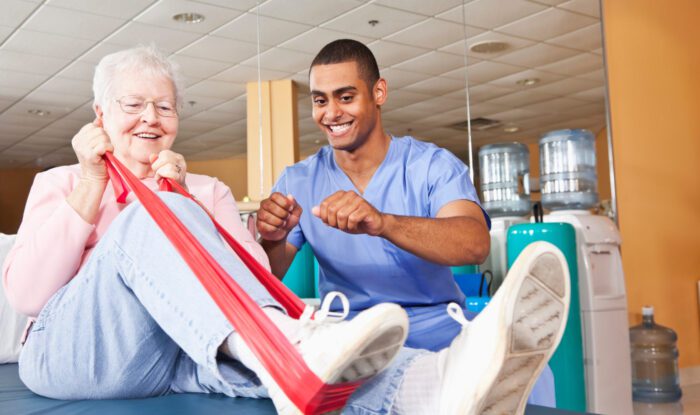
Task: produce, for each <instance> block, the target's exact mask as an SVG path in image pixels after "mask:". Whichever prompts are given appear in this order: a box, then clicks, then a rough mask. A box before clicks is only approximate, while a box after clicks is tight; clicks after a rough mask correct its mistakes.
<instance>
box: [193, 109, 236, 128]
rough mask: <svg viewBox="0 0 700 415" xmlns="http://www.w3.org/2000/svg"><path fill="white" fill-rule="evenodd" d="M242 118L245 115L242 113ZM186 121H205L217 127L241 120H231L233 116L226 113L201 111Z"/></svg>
mask: <svg viewBox="0 0 700 415" xmlns="http://www.w3.org/2000/svg"><path fill="white" fill-rule="evenodd" d="M243 117H245V113H243ZM188 119H190V120H194V121H205V122H211V123H215V124H219V125H224V124H228V123H231V122H234V121H240V120H241V119H242V118H241V117H238V118H236V119H234V118H233V116H232V115H231V114H230V113H228V112H220V111H213V110H207V111H202V112H200V113H199V114H196V115H193V116H192V117H189V118H188Z"/></svg>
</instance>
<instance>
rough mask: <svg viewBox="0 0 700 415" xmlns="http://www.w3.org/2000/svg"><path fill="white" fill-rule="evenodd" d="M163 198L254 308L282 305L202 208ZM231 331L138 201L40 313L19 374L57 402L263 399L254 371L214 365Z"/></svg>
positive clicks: (179, 199)
mask: <svg viewBox="0 0 700 415" xmlns="http://www.w3.org/2000/svg"><path fill="white" fill-rule="evenodd" d="M160 195H161V198H162V199H163V200H164V201H165V202H166V203H167V204H168V205H169V207H170V208H171V209H172V210H173V211H174V212H175V214H176V215H177V216H178V217H179V218H180V219H181V220H182V221H183V222H184V224H185V225H186V226H187V228H188V229H190V231H191V232H192V233H193V234H194V235H195V236H196V237H197V239H198V240H199V241H200V242H201V243H202V244H203V245H204V247H205V248H206V249H207V250H208V251H209V252H210V253H211V254H212V255H213V256H214V258H215V259H216V260H217V261H218V262H219V263H220V264H221V265H222V266H223V267H224V268H225V269H226V270H227V272H228V273H229V275H231V276H232V277H233V278H234V279H235V280H236V281H237V282H238V284H239V285H241V287H243V288H244V289H245V290H246V291H247V292H248V294H249V295H250V296H251V297H252V298H253V299H254V300H255V301H256V302H257V303H258V304H260V305H261V306H278V304H277V302H276V301H275V300H274V299H273V298H272V297H271V296H270V295H269V293H268V292H267V291H266V290H265V289H264V288H263V286H262V285H261V284H260V283H259V282H258V281H257V280H256V279H255V277H254V276H252V274H251V273H250V272H249V271H248V270H247V269H246V268H245V266H243V265H242V263H241V262H240V260H239V259H238V258H237V257H236V256H235V255H234V254H233V253H232V252H231V251H230V249H229V248H228V247H226V246H225V245H224V243H223V242H222V241H221V239H220V238H219V236H218V233H217V231H216V229H215V228H214V225H213V223H212V222H211V220H210V219H209V218H208V217H207V216H206V214H205V213H204V212H203V211H202V209H201V208H200V207H199V206H197V205H196V204H195V203H194V202H191V201H190V200H187V199H185V198H183V197H182V196H179V195H175V194H169V193H161V194H160ZM56 249H60V247H56ZM38 260H40V259H38ZM231 332H232V327H231V325H230V323H229V322H228V321H227V320H226V318H225V317H224V315H223V314H222V313H221V311H220V310H219V308H218V307H217V306H216V304H215V303H214V301H213V300H212V299H211V297H210V296H209V294H207V292H206V291H205V290H204V288H203V286H202V285H201V284H200V283H199V281H198V280H197V278H196V277H195V276H194V274H193V273H192V271H191V270H190V269H189V268H188V266H187V265H186V264H185V262H184V260H183V259H182V258H181V256H180V255H179V254H178V253H177V252H176V251H175V249H174V248H173V247H172V245H171V244H170V242H169V241H168V240H167V239H166V237H165V236H164V235H163V233H162V232H161V231H160V229H159V228H158V227H157V225H156V224H155V222H154V221H153V220H152V219H151V218H150V216H149V215H148V213H147V212H146V211H145V209H143V207H141V205H140V204H138V203H134V204H132V205H130V206H128V207H127V208H126V209H125V210H124V211H123V212H122V213H121V214H120V215H119V216H118V217H117V219H115V220H114V222H113V223H112V225H111V226H110V229H109V230H108V231H107V233H106V234H105V235H104V237H103V238H102V239H101V240H100V241H99V243H98V244H97V246H96V248H95V249H94V250H93V252H92V255H91V256H90V258H89V259H88V261H87V262H86V264H85V265H84V266H83V268H82V269H81V270H80V272H79V273H78V274H77V275H76V276H75V278H73V280H71V282H70V283H68V284H66V285H65V286H64V287H63V288H61V289H60V290H59V291H58V292H57V293H56V294H54V296H53V297H52V298H51V299H50V300H49V302H48V303H47V304H46V305H45V306H44V308H43V309H42V311H41V313H40V314H39V316H38V317H37V320H36V322H35V323H34V326H33V327H32V330H31V333H30V335H29V338H28V340H27V343H26V344H25V346H24V348H23V350H22V354H21V357H20V362H19V364H20V376H21V378H22V380H23V381H24V383H25V384H26V385H27V386H28V387H29V388H30V389H32V390H33V391H35V392H37V393H39V394H41V395H44V396H49V397H53V398H60V399H106V398H138V397H146V396H154V395H162V394H166V393H169V392H171V391H175V392H221V393H225V394H227V395H229V396H251V397H256V396H267V392H266V390H265V389H264V388H262V387H261V386H260V384H259V382H258V381H257V378H256V377H255V376H254V375H253V374H252V372H250V371H248V370H247V369H245V368H243V367H242V366H241V365H239V364H238V363H237V362H225V361H220V362H217V359H216V356H217V349H218V347H219V346H220V345H221V343H222V342H223V341H224V339H225V338H226V337H227V336H228V335H229V334H230V333H231Z"/></svg>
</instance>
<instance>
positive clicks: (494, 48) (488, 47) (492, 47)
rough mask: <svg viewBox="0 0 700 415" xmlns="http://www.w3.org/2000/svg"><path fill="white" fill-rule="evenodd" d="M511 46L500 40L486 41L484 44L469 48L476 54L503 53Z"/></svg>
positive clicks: (476, 44)
mask: <svg viewBox="0 0 700 415" xmlns="http://www.w3.org/2000/svg"><path fill="white" fill-rule="evenodd" d="M509 46H510V45H509V44H507V43H506V42H501V41H499V40H486V41H484V42H479V43H475V44H473V45H471V46H469V50H471V51H472V52H474V53H496V52H503V51H504V50H506V49H508V47H509Z"/></svg>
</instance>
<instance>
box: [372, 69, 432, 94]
mask: <svg viewBox="0 0 700 415" xmlns="http://www.w3.org/2000/svg"><path fill="white" fill-rule="evenodd" d="M381 76H382V78H384V79H386V82H387V87H388V88H389V93H390V94H391V92H392V91H393V90H394V89H398V88H403V87H405V86H406V85H410V84H415V83H416V82H418V81H421V80H423V79H425V75H423V74H419V73H416V72H409V71H402V70H400V69H396V68H386V69H382V71H381Z"/></svg>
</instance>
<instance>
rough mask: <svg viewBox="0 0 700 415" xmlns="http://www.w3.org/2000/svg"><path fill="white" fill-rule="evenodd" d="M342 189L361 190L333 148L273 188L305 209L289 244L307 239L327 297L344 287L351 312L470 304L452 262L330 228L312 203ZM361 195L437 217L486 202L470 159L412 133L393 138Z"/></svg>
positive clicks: (401, 211) (389, 208) (388, 209)
mask: <svg viewBox="0 0 700 415" xmlns="http://www.w3.org/2000/svg"><path fill="white" fill-rule="evenodd" d="M339 190H345V191H355V192H357V193H358V194H359V193H360V192H359V191H358V190H357V189H356V188H355V186H354V185H353V183H352V182H351V181H350V179H349V178H348V176H347V175H346V174H345V172H343V171H342V170H341V169H340V167H338V165H337V164H336V162H335V158H334V156H333V150H332V148H331V147H330V146H325V147H323V148H322V149H321V150H319V152H318V153H316V154H315V155H313V156H312V157H309V158H308V159H306V160H304V161H302V162H300V163H297V164H295V165H294V166H291V167H288V168H286V169H285V171H284V172H283V173H282V176H281V177H280V179H279V180H278V182H277V184H276V185H275V187H274V189H273V191H276V192H280V193H282V194H291V195H293V196H294V197H295V198H296V200H297V202H298V203H299V204H300V205H301V207H302V209H303V213H302V215H301V220H300V222H299V225H298V226H296V227H295V228H294V229H293V230H292V231H291V232H290V234H289V235H288V237H287V241H288V242H290V243H291V244H293V245H294V246H296V247H297V249H300V248H301V246H302V245H303V244H304V242H308V243H309V245H310V246H311V248H312V250H313V252H314V255H315V256H316V258H317V259H318V262H319V266H320V267H319V268H320V270H319V292H320V294H321V296H322V297H323V296H325V294H327V293H328V292H329V291H341V292H343V293H344V294H345V295H347V297H348V299H349V300H350V308H351V309H352V310H362V309H365V308H368V307H371V306H372V305H376V304H378V303H382V302H392V303H397V304H400V305H402V306H404V307H413V306H431V305H436V304H441V303H443V304H444V303H448V302H451V301H455V302H457V303H459V304H464V300H465V297H464V294H463V293H462V292H461V291H460V289H459V288H458V287H457V284H456V283H455V280H454V278H453V276H452V272H451V270H450V268H449V267H447V266H442V265H437V264H434V263H432V262H429V261H426V260H423V259H421V258H418V257H417V256H415V255H413V254H410V253H408V252H406V251H404V250H402V249H400V248H398V247H397V246H395V245H394V244H392V243H391V242H389V241H387V240H386V239H384V238H380V237H374V236H369V235H351V234H348V233H345V232H343V231H340V230H337V229H334V228H331V227H329V226H327V225H325V224H324V223H323V222H322V221H321V220H320V219H318V218H317V217H315V216H314V215H313V214H312V213H311V208H312V207H313V206H317V205H319V204H320V203H321V202H322V201H323V200H324V199H325V198H327V197H328V196H330V195H332V194H333V193H335V192H337V191H339ZM362 196H363V197H364V198H365V199H366V200H367V201H368V202H369V203H370V204H372V205H373V206H374V207H376V208H377V209H378V210H379V211H381V212H384V213H391V214H397V215H404V216H418V217H435V216H436V215H437V212H438V211H439V210H440V209H441V208H442V207H443V206H444V205H446V204H447V203H449V202H452V201H454V200H459V199H466V200H471V201H473V202H475V203H477V204H479V200H478V197H477V194H476V190H475V189H474V185H473V184H472V182H471V179H470V178H469V174H468V169H467V167H466V166H465V165H464V163H462V161H460V160H459V159H458V158H457V157H455V156H454V155H453V154H452V153H450V152H449V151H447V150H445V149H442V148H439V147H437V146H435V145H434V144H431V143H426V142H423V141H419V140H416V139H414V138H412V137H403V138H394V137H392V140H391V144H390V146H389V151H388V152H387V155H386V157H385V159H384V161H383V162H382V164H381V165H380V166H379V168H378V169H377V171H376V172H375V173H374V175H373V176H372V179H371V180H370V182H369V184H368V185H367V187H366V189H365V192H364V194H363V195H362ZM484 215H485V217H486V220H487V223H489V226H490V221H489V219H488V215H486V213H484Z"/></svg>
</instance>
